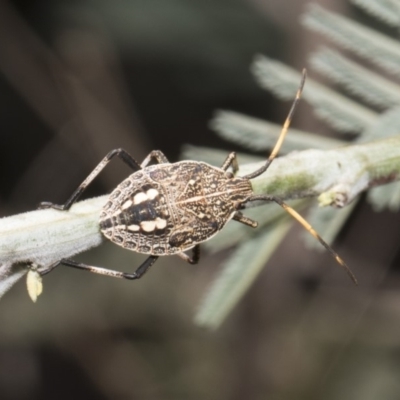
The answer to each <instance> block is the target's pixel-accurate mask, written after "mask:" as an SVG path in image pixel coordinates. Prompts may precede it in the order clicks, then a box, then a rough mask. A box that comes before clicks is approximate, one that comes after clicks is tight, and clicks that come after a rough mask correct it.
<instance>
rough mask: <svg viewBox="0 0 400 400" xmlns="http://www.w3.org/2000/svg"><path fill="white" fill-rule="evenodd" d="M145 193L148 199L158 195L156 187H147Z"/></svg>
mask: <svg viewBox="0 0 400 400" xmlns="http://www.w3.org/2000/svg"><path fill="white" fill-rule="evenodd" d="M146 194H147V197H148V198H149V199H150V200H153V199H155V198H156V197H157V196H158V195H159V193H158V190H157V189H149V190H148V191H147V192H146Z"/></svg>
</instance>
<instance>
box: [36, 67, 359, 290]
mask: <svg viewBox="0 0 400 400" xmlns="http://www.w3.org/2000/svg"><path fill="white" fill-rule="evenodd" d="M305 79H306V72H305V70H304V71H303V76H302V80H301V83H300V86H299V89H298V90H297V93H296V97H295V99H294V101H293V104H292V107H291V109H290V111H289V114H288V116H287V118H286V121H285V123H284V125H283V127H282V130H281V133H280V136H279V138H278V140H277V143H276V144H275V147H274V148H273V150H272V152H271V154H270V156H269V157H268V159H267V160H266V162H265V163H264V165H263V166H262V167H261V168H259V169H257V170H256V171H254V172H252V173H250V174H248V175H245V176H240V177H239V176H236V172H237V170H238V163H237V159H236V154H235V153H230V154H229V155H228V157H227V158H226V160H225V161H224V163H223V164H222V166H221V167H220V168H217V167H214V166H211V165H209V164H207V163H204V162H197V161H179V162H176V163H169V161H168V159H167V158H166V157H165V155H164V154H163V153H162V152H161V151H158V150H156V151H152V152H151V153H150V154H149V155H148V156H147V157H146V158H145V160H144V161H143V162H142V163H141V164H139V163H138V162H137V161H136V160H135V159H134V158H133V157H131V156H130V154H129V153H127V152H126V151H125V150H123V149H115V150H112V151H110V152H109V153H108V154H107V155H106V157H105V158H104V159H103V160H102V161H101V162H100V163H99V164H98V165H97V167H96V168H95V169H94V170H93V171H92V173H91V174H90V175H89V176H88V177H87V178H86V179H85V180H84V181H83V182H82V184H81V185H80V186H79V187H78V188H77V189H76V190H75V192H74V193H73V194H72V195H71V197H70V198H69V199H68V200H67V202H66V203H65V204H63V205H57V204H53V203H49V202H44V203H41V205H40V207H41V208H55V209H58V210H64V211H66V210H68V209H69V208H70V207H71V205H72V204H73V203H74V202H75V201H76V200H77V199H78V198H79V196H80V195H81V194H82V192H83V191H84V190H85V188H86V187H87V186H88V185H89V184H90V183H91V182H92V181H93V179H95V178H96V176H97V175H98V174H99V173H100V172H101V171H102V170H103V169H104V167H105V166H106V165H107V164H108V163H109V161H110V160H111V159H112V158H114V157H115V156H118V157H119V158H121V159H122V161H123V162H124V163H126V164H127V165H128V166H129V167H130V168H132V169H133V170H134V171H135V172H133V173H132V174H131V175H130V176H129V177H128V178H126V179H125V180H124V181H123V182H122V183H121V184H119V185H118V186H117V187H116V188H115V189H114V190H113V191H112V193H111V194H110V196H109V198H108V201H107V203H106V204H105V205H104V207H103V209H102V211H101V215H100V221H99V226H100V230H101V232H102V233H103V235H104V236H105V237H106V238H107V239H109V240H111V241H112V242H114V243H116V244H117V245H119V246H121V247H123V248H125V249H128V250H133V251H136V252H138V253H143V254H147V255H148V258H147V259H146V260H145V261H144V262H143V263H142V264H141V265H140V266H139V268H137V270H136V271H135V272H133V273H127V272H120V271H115V270H110V269H106V268H100V267H96V266H91V265H87V264H83V263H79V262H76V261H73V260H70V259H62V260H59V261H57V262H56V263H54V264H52V265H50V266H49V267H48V268H46V269H45V270H42V271H41V272H40V274H41V275H45V274H47V273H48V272H50V271H51V270H53V269H54V268H55V267H57V266H58V265H60V264H63V265H66V266H70V267H75V268H79V269H84V270H88V271H90V272H94V273H98V274H103V275H109V276H113V277H118V278H126V279H139V278H141V277H142V276H143V275H144V273H145V272H146V271H148V269H149V268H150V267H151V266H152V265H153V264H154V263H155V261H156V260H157V259H158V258H159V257H160V256H167V255H177V256H179V257H181V258H182V259H183V260H185V261H186V262H188V263H191V264H196V263H197V262H198V261H199V258H200V251H199V249H200V247H199V245H200V243H202V242H205V241H206V240H209V239H210V238H212V237H213V236H214V235H216V234H217V233H218V232H219V231H220V230H221V229H222V228H223V227H224V226H225V224H226V223H227V222H228V221H229V220H231V219H233V220H235V221H238V222H240V223H242V224H245V225H248V226H250V227H253V228H255V227H257V222H256V221H253V220H251V219H250V218H247V217H246V216H244V215H243V214H242V213H241V210H242V209H243V208H245V205H246V204H247V203H249V202H252V201H260V200H261V201H269V202H271V201H272V202H275V203H277V204H279V205H280V206H281V207H283V209H284V210H286V211H287V212H288V213H289V214H291V215H292V216H293V217H294V218H295V219H296V220H297V221H298V222H299V223H300V224H301V225H302V226H303V227H304V228H305V229H306V230H307V231H308V232H309V233H310V234H311V235H312V236H314V237H315V238H316V239H317V240H318V241H319V242H320V243H321V244H322V245H323V246H324V247H325V248H326V249H327V250H328V251H329V252H330V253H331V255H332V256H333V257H334V258H335V259H336V261H337V262H338V263H339V265H340V266H342V267H343V268H344V269H345V270H346V271H347V273H348V274H349V276H350V277H351V279H352V280H353V281H354V282H355V283H356V282H357V281H356V278H355V276H354V275H353V273H352V272H351V270H350V269H349V268H348V266H347V265H346V264H345V262H344V261H343V260H342V259H341V258H340V257H339V255H338V254H337V253H336V252H335V251H334V250H333V249H332V248H331V247H330V246H329V245H328V244H327V243H326V242H325V241H324V240H323V239H322V238H321V237H320V236H319V234H318V233H317V232H316V231H315V230H314V229H313V228H312V227H311V225H310V224H309V223H308V222H307V221H306V220H305V219H304V218H303V217H301V216H300V215H299V214H298V213H297V212H296V211H295V210H294V209H292V208H291V207H289V206H288V205H287V204H286V203H284V202H283V201H282V200H281V199H279V198H277V197H274V196H271V195H256V194H254V193H253V190H252V186H251V180H252V179H253V178H256V177H257V176H259V175H261V174H262V173H264V172H265V171H267V169H268V167H269V166H270V165H271V163H272V161H273V160H274V158H275V157H276V155H277V154H278V152H279V149H280V148H281V145H282V143H283V141H284V139H285V136H286V133H287V131H288V128H289V125H290V122H291V120H292V117H293V114H294V110H295V108H296V105H297V103H298V101H299V100H300V97H301V93H302V90H303V87H304V83H305ZM229 168H232V170H233V173H232V172H230V171H228V169H229ZM187 250H191V251H192V254H191V256H189V255H188V254H186V253H185V251H187Z"/></svg>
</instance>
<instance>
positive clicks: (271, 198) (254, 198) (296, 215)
mask: <svg viewBox="0 0 400 400" xmlns="http://www.w3.org/2000/svg"><path fill="white" fill-rule="evenodd" d="M257 200H267V201H274V202H275V203H277V204H279V205H280V206H281V207H282V208H283V209H284V210H285V211H286V212H287V213H289V214H290V215H291V216H292V217H293V218H294V219H295V220H296V221H297V222H299V223H300V225H302V226H303V228H304V229H306V230H307V231H308V232H309V233H310V234H311V235H312V236H313V237H314V238H315V239H317V240H318V241H319V242H320V243H321V244H322V246H324V247H325V249H326V250H328V251H329V253H330V254H331V256H332V257H333V258H334V259H335V260H336V261H337V263H338V264H339V265H340V266H341V267H342V268H343V269H344V270H345V271H346V272H347V274H348V275H349V277H350V278H351V280H352V281H353V282H354V284H355V285H358V282H357V278H356V277H355V275H354V274H353V272H352V271H351V269H350V268H349V267H348V266H347V264H346V263H345V262H344V261H343V259H342V258H341V257H340V256H339V254H337V253H336V251H335V250H333V249H332V247H331V246H329V244H328V243H326V242H325V240H324V239H322V237H321V236H320V235H319V234H318V232H317V231H316V230H315V229H314V228H313V227H312V226H311V225H310V224H309V223H308V222H307V221H306V220H305V219H304V218H303V217H302V216H301V215H300V214H299V213H298V212H297V211H296V210H294V209H293V208H292V207H290V206H289V205H287V204H286V203H285V202H283V201H282V200H281V199H279V198H278V197H274V196H269V195H254V196H252V197H251V198H250V199H249V200H248V201H257Z"/></svg>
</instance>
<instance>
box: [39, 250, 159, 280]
mask: <svg viewBox="0 0 400 400" xmlns="http://www.w3.org/2000/svg"><path fill="white" fill-rule="evenodd" d="M157 259H158V257H157V256H150V257H148V258H147V259H146V261H145V262H144V263H142V264H141V265H140V266H139V268H138V269H137V270H136V271H135V272H134V273H128V272H120V271H115V270H112V269H107V268H102V267H95V266H93V265H87V264H83V263H79V262H76V261H74V260H70V259H67V258H63V259H62V260H60V261H57V262H55V263H54V264H52V265H50V266H49V267H48V268H47V269H45V270H42V271H39V274H40V275H41V276H43V275H46V274H48V273H49V272H51V271H52V270H53V269H54V268H56V267H58V266H59V265H61V264H62V265H65V266H67V267H73V268H78V269H82V270H85V271H89V272H93V273H95V274H100V275H107V276H112V277H113V278H125V279H139V278H141V277H142V276H143V275H144V274H145V273H146V272H147V271H148V270H149V269H150V267H151V266H152V265H153V264H154V263H155V262H156V261H157Z"/></svg>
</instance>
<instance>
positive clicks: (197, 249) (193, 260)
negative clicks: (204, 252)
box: [177, 244, 200, 264]
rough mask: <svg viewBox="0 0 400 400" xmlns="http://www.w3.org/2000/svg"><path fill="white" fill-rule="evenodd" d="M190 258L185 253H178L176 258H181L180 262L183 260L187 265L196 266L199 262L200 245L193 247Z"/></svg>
mask: <svg viewBox="0 0 400 400" xmlns="http://www.w3.org/2000/svg"><path fill="white" fill-rule="evenodd" d="M192 252H193V253H192V258H190V257H189V256H188V255H187V254H186V253H183V252H182V253H178V254H177V256H179V257H180V258H182V260H185V261H186V262H188V263H189V264H197V263H198V262H199V260H200V245H198V244H197V245H196V246H194V247H193V250H192Z"/></svg>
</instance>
